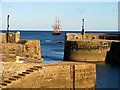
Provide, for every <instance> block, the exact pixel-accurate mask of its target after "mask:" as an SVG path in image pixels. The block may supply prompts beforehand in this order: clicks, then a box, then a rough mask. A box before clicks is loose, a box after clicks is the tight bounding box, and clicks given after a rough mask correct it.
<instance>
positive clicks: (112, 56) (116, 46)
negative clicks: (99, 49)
mask: <svg viewBox="0 0 120 90" xmlns="http://www.w3.org/2000/svg"><path fill="white" fill-rule="evenodd" d="M119 54H120V42H112V44H111V48H110V51H108V52H107V55H106V59H105V61H106V62H108V63H117V64H120V55H119Z"/></svg>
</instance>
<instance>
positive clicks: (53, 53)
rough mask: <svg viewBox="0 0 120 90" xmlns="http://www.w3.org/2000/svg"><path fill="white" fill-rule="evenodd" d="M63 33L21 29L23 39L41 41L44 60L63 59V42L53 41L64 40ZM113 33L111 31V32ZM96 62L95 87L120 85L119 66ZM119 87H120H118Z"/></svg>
mask: <svg viewBox="0 0 120 90" xmlns="http://www.w3.org/2000/svg"><path fill="white" fill-rule="evenodd" d="M65 33H66V32H62V35H61V36H55V35H52V32H48V31H21V36H20V38H22V35H23V39H38V40H40V43H41V54H42V58H44V60H46V61H53V60H54V61H63V56H64V43H55V41H61V40H63V41H64V40H65ZM112 33H113V32H112ZM96 64H97V80H96V87H97V88H114V89H115V88H118V87H119V86H120V83H119V82H120V79H119V78H120V73H119V72H120V66H118V65H111V64H106V63H104V62H102V63H96ZM119 88H120V87H119Z"/></svg>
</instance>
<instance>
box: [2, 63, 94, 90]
mask: <svg viewBox="0 0 120 90" xmlns="http://www.w3.org/2000/svg"><path fill="white" fill-rule="evenodd" d="M29 70H30V71H31V70H33V72H29V71H27V73H30V74H24V75H25V76H21V75H18V76H19V77H20V78H18V79H17V80H15V81H12V80H8V81H10V83H7V82H3V83H4V84H5V83H6V84H7V86H5V85H3V88H93V87H95V86H96V65H95V64H85V63H83V64H77V65H76V64H70V65H47V66H42V68H39V67H38V68H37V67H34V68H31V69H29Z"/></svg>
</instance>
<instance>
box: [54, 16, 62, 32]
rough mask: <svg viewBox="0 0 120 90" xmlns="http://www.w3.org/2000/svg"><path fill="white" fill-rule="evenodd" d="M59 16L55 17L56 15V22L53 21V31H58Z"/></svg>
mask: <svg viewBox="0 0 120 90" xmlns="http://www.w3.org/2000/svg"><path fill="white" fill-rule="evenodd" d="M59 22H60V21H59V18H58V19H57V17H56V23H55V26H53V28H54V31H56V32H57V31H58V32H59V31H60V25H59Z"/></svg>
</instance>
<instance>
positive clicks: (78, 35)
mask: <svg viewBox="0 0 120 90" xmlns="http://www.w3.org/2000/svg"><path fill="white" fill-rule="evenodd" d="M105 35H106V34H104V33H85V34H84V35H83V36H82V34H81V33H66V34H65V36H66V38H65V39H66V41H71V40H76V39H78V40H79V39H99V38H100V36H102V38H103V39H104V36H105Z"/></svg>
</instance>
